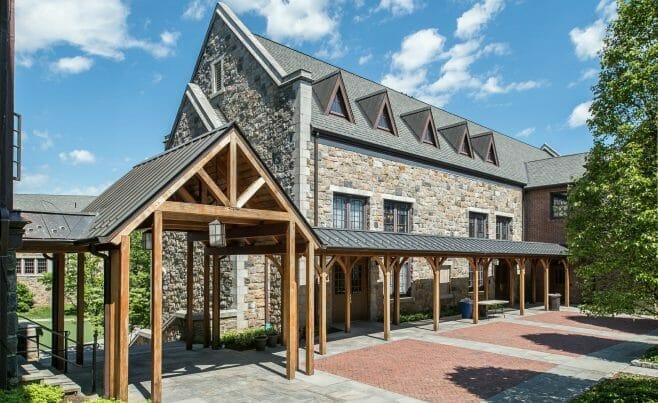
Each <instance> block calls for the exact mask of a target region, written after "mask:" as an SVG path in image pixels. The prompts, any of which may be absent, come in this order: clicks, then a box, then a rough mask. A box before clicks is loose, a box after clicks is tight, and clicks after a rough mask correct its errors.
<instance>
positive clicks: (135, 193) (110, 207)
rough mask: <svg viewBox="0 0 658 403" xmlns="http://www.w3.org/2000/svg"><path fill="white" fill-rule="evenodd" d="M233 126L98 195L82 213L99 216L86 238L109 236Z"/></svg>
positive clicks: (148, 164)
mask: <svg viewBox="0 0 658 403" xmlns="http://www.w3.org/2000/svg"><path fill="white" fill-rule="evenodd" d="M231 127H233V124H229V125H225V126H222V127H221V128H219V129H217V130H214V131H211V132H209V133H207V134H204V135H202V136H199V137H196V138H194V139H192V140H190V141H188V142H186V143H183V144H181V145H179V146H178V147H174V148H171V149H169V150H167V151H165V152H163V153H161V154H158V155H156V156H155V157H153V158H151V159H148V160H146V161H144V162H142V163H141V164H139V165H136V166H135V167H134V168H133V169H132V170H131V171H130V172H128V173H127V174H125V175H124V176H123V177H122V178H121V179H119V180H118V181H116V182H115V183H114V184H113V185H112V186H110V187H109V188H108V189H107V190H106V191H105V192H103V193H102V194H101V195H100V196H98V197H97V198H96V199H95V200H94V201H93V202H92V203H91V204H89V206H87V208H85V209H84V211H85V212H95V213H97V214H98V216H97V217H96V220H95V221H94V223H93V224H92V226H91V227H90V228H89V231H88V233H87V238H96V237H104V236H109V235H111V234H112V232H113V231H114V230H115V229H116V228H117V227H118V226H119V225H121V224H122V223H124V222H125V221H126V220H127V219H128V218H130V217H131V216H132V215H133V214H134V213H135V211H139V210H140V209H142V208H143V207H144V206H145V205H147V204H148V203H149V202H150V201H152V199H153V198H154V197H155V196H156V195H157V194H158V193H159V192H160V191H162V190H163V189H164V188H166V187H167V186H168V185H169V184H170V183H171V182H173V181H174V180H175V179H176V178H177V176H178V175H179V174H180V173H181V172H182V171H184V170H185V168H186V167H188V166H189V165H191V164H192V163H193V162H194V161H195V160H196V159H197V158H198V157H199V156H200V155H201V154H202V153H203V152H204V151H206V150H207V149H208V147H209V146H210V145H211V144H213V143H215V142H216V141H217V140H218V139H219V138H221V137H222V136H223V135H224V134H225V133H227V132H228V131H229V130H230V129H231Z"/></svg>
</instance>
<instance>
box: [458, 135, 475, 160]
mask: <svg viewBox="0 0 658 403" xmlns="http://www.w3.org/2000/svg"><path fill="white" fill-rule="evenodd" d="M467 136H468V134H465V135H464V138H463V139H462V144H461V147H459V153H460V154H463V155H466V156H468V157H471V158H473V154H472V153H471V143H470V141H468V137H467Z"/></svg>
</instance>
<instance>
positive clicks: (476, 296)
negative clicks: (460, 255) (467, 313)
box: [468, 257, 480, 324]
mask: <svg viewBox="0 0 658 403" xmlns="http://www.w3.org/2000/svg"><path fill="white" fill-rule="evenodd" d="M468 262H469V264H470V266H471V270H473V323H474V324H477V323H478V319H479V316H480V315H479V313H480V312H479V306H478V302H479V300H480V283H479V280H480V279H479V274H480V273H479V270H478V269H479V268H478V264H479V263H480V262H479V259H478V258H476V257H471V258H469V259H468Z"/></svg>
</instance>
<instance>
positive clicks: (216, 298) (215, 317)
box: [212, 256, 221, 350]
mask: <svg viewBox="0 0 658 403" xmlns="http://www.w3.org/2000/svg"><path fill="white" fill-rule="evenodd" d="M219 276H220V257H219V256H213V261H212V349H213V350H219V342H220V338H219V315H220V310H219V303H220V296H221V293H220V289H219V287H220V284H219Z"/></svg>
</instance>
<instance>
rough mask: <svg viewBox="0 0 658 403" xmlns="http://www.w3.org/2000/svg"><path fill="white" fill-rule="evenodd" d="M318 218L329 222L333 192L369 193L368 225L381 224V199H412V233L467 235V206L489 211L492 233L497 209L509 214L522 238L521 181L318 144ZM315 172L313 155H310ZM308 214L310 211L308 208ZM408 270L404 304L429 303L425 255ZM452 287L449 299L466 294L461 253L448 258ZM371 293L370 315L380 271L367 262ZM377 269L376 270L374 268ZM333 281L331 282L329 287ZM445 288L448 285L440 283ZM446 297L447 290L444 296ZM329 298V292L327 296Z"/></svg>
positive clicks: (421, 306)
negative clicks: (409, 295)
mask: <svg viewBox="0 0 658 403" xmlns="http://www.w3.org/2000/svg"><path fill="white" fill-rule="evenodd" d="M318 152H319V172H318V184H317V186H318V218H319V223H318V224H319V226H322V227H332V226H333V222H332V218H333V195H334V193H346V194H353V195H357V196H363V197H366V198H368V203H369V206H368V215H367V216H368V220H367V221H368V229H370V230H380V231H381V230H383V210H384V200H397V201H404V202H408V203H412V206H413V212H412V215H413V218H412V223H413V224H412V225H413V229H412V231H413V233H417V234H438V235H445V236H452V237H467V236H468V216H469V211H476V212H485V213H487V214H488V231H489V232H488V235H489V238H490V239H495V238H496V225H495V224H496V215H504V216H509V217H511V218H512V228H513V234H512V239H513V240H516V241H520V240H521V238H522V190H521V188H519V187H515V186H511V185H506V184H501V183H497V182H493V181H489V180H485V179H480V178H476V177H472V176H468V175H465V174H459V173H455V172H451V171H447V170H442V169H439V168H431V167H428V166H423V165H420V164H414V163H411V162H409V163H404V162H399V161H393V160H391V159H387V158H384V157H382V156H377V155H374V154H372V153H359V152H355V151H351V150H346V149H344V148H339V147H338V146H337V145H329V144H322V143H320V144H318ZM309 166H310V167H309V168H310V171H311V175H313V170H314V167H313V160H310V161H309ZM313 186H314V184H313V183H311V184H310V186H309V188H310V190H309V198H310V199H311V203H310V205H311V206H312V205H313V200H312V199H313ZM311 216H312V214H311ZM410 262H411V263H412V265H413V270H412V272H413V273H412V302H410V301H409V300H408V301H407V303H406V304H405V305H406V306H407V307H408V308H409V309H410V310H425V309H430V308H431V301H432V299H431V298H432V286H431V281H427V280H429V279H431V278H432V271H431V269H430V267H429V265H428V264H427V263H426V262H425V260H424V259H420V258H414V259H411V260H410ZM446 264H447V265H449V266H450V267H451V278H450V279H449V280H448V278H444V279H442V283H443V284H446V283H447V282H448V281H450V283H451V288H452V290H453V292H452V294H450V296H449V297H448V300H447V301H446V302H447V303H455V302H456V301H458V300H459V299H461V298H463V297H464V296H465V295H467V292H468V290H467V287H468V263H467V261H466V260H465V259H450V260H448V261H447V262H446ZM371 271H374V273H373V274H372V275H371V276H370V292H371V293H373V294H375V295H376V296H377V297H372V298H370V316H371V319H376V318H378V317H381V315H382V312H383V306H382V303H383V298H381V297H380V296H381V293H382V287H383V284H382V282H383V275H382V274H381V270H379V269H377V268H376V266H372V267H371ZM375 273H376V274H375ZM331 286H332V284H330V287H331ZM443 287H444V288H445V287H446V285H443ZM444 297H446V296H444ZM330 300H331V298H330Z"/></svg>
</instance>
